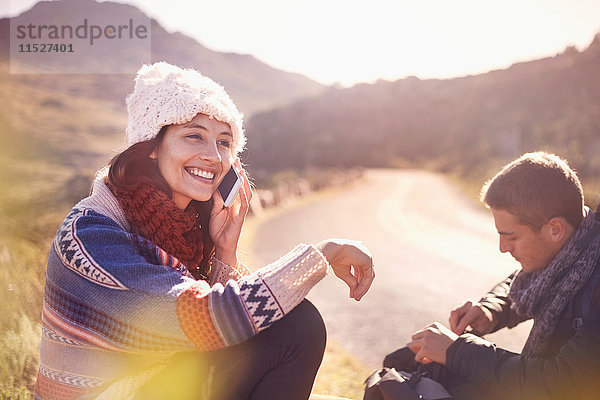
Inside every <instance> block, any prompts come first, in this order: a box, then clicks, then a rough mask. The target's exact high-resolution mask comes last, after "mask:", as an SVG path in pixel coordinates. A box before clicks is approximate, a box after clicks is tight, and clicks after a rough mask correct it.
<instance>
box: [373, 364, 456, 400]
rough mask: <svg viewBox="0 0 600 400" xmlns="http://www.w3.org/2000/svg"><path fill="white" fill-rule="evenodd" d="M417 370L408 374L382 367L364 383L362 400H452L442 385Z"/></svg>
mask: <svg viewBox="0 0 600 400" xmlns="http://www.w3.org/2000/svg"><path fill="white" fill-rule="evenodd" d="M424 375H426V372H425V371H423V370H418V371H417V372H415V373H413V374H410V373H407V372H404V371H396V369H395V368H389V367H384V368H381V369H379V370H377V371H375V372H373V373H372V374H371V376H369V377H368V378H367V380H366V381H365V384H366V386H365V395H364V397H363V400H452V396H451V395H450V394H449V393H448V392H447V391H446V389H444V387H443V386H442V385H440V384H439V383H438V382H436V381H434V380H433V379H430V378H427V377H425V376H424Z"/></svg>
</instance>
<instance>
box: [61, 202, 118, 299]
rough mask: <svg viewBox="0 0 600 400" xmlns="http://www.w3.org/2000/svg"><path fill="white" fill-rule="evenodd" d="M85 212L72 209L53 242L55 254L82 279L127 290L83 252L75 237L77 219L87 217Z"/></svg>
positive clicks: (79, 242)
mask: <svg viewBox="0 0 600 400" xmlns="http://www.w3.org/2000/svg"><path fill="white" fill-rule="evenodd" d="M87 214H88V211H87V210H82V209H77V208H74V209H73V210H72V211H71V213H70V214H69V216H67V218H66V219H65V221H64V222H63V224H62V226H61V227H60V229H59V230H58V233H57V236H56V239H55V241H54V248H55V250H56V253H57V254H58V256H59V257H60V258H61V260H62V262H63V264H64V265H65V266H66V267H67V268H69V269H70V270H71V271H73V272H75V273H77V274H79V275H81V276H82V277H84V278H86V279H88V280H90V281H92V282H94V283H97V284H98V285H102V286H104V287H107V288H111V289H118V290H127V287H126V286H125V285H123V284H122V283H121V282H119V281H118V280H117V279H116V278H115V277H114V276H112V275H111V274H109V273H108V272H107V271H106V270H105V269H104V268H102V267H101V266H100V265H98V263H96V262H95V261H94V259H93V258H92V257H91V256H90V255H89V254H88V253H87V252H86V251H85V249H84V248H83V246H82V245H81V241H80V240H79V238H78V237H77V228H76V226H75V223H76V222H77V218H79V217H81V216H82V215H87Z"/></svg>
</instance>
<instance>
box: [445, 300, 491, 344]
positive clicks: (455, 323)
mask: <svg viewBox="0 0 600 400" xmlns="http://www.w3.org/2000/svg"><path fill="white" fill-rule="evenodd" d="M449 322H450V329H452V332H454V333H456V334H457V335H462V334H463V333H464V332H465V330H466V329H467V327H471V330H472V332H473V333H475V334H477V335H480V336H481V335H485V334H488V333H490V332H491V331H492V329H494V327H495V326H496V324H497V323H498V321H496V319H495V318H494V315H493V314H492V313H491V311H490V310H488V309H487V308H485V307H483V306H482V305H481V304H479V303H476V304H473V302H471V301H467V302H466V303H465V304H463V305H462V306H460V307H458V308H456V309H454V310H452V312H451V313H450V319H449Z"/></svg>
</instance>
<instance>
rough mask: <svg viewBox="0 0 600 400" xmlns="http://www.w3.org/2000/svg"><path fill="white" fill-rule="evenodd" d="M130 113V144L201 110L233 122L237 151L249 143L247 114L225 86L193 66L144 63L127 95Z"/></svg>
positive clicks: (234, 144) (151, 137)
mask: <svg viewBox="0 0 600 400" xmlns="http://www.w3.org/2000/svg"><path fill="white" fill-rule="evenodd" d="M127 112H128V113H129V122H128V124H127V130H126V131H125V132H126V137H127V143H128V144H129V145H132V144H134V143H138V142H142V141H145V140H150V139H153V138H155V137H156V135H158V132H159V131H160V128H162V127H163V126H165V125H171V124H183V123H186V122H189V121H191V120H192V118H194V117H195V116H196V115H197V114H199V113H201V114H206V115H208V116H209V117H211V118H215V119H216V120H218V121H221V122H225V123H226V124H228V125H229V127H230V128H231V130H232V132H231V133H232V134H233V150H234V151H235V153H236V154H237V153H239V152H241V151H242V149H243V148H244V144H245V143H246V136H244V128H243V115H242V114H241V113H240V112H239V111H238V109H237V107H236V106H235V104H233V102H232V101H231V99H230V98H229V95H228V94H227V92H226V91H225V89H224V88H223V87H222V86H221V85H219V84H218V83H216V82H214V81H213V80H212V79H210V78H209V77H206V76H203V75H202V74H201V73H200V72H198V71H196V70H193V69H181V68H179V67H177V66H175V65H171V64H169V63H166V62H157V63H154V64H152V65H144V66H142V68H140V70H139V71H138V73H137V77H136V78H135V88H134V90H133V93H131V94H130V95H129V96H127Z"/></svg>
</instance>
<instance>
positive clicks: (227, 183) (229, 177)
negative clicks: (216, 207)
mask: <svg viewBox="0 0 600 400" xmlns="http://www.w3.org/2000/svg"><path fill="white" fill-rule="evenodd" d="M242 182H243V181H242V177H241V175H240V174H239V172H237V171H236V170H235V168H233V167H231V168H229V171H227V173H226V174H225V177H224V178H223V180H222V181H221V183H220V184H219V187H218V190H219V193H221V197H222V198H223V201H224V202H225V207H229V206H230V205H231V204H232V203H233V200H235V196H236V195H237V192H238V190H239V189H240V187H241V186H242Z"/></svg>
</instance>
